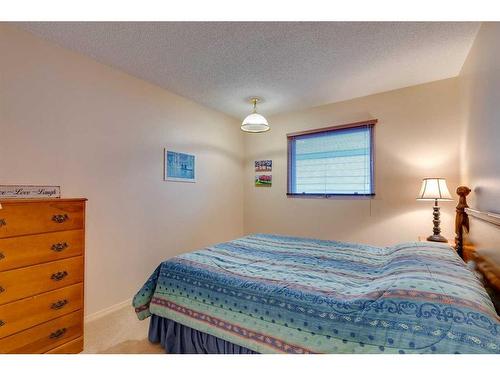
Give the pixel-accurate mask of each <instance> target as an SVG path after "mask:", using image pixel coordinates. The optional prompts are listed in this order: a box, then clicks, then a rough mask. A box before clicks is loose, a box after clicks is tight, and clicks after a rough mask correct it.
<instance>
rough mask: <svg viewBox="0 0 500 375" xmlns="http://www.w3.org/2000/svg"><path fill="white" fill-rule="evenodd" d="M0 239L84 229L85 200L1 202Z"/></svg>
mask: <svg viewBox="0 0 500 375" xmlns="http://www.w3.org/2000/svg"><path fill="white" fill-rule="evenodd" d="M1 204H2V209H0V238H5V237H12V236H21V235H26V234H35V233H47V232H55V231H60V230H69V229H82V228H83V225H84V220H85V214H84V209H85V202H84V201H60V202H57V201H55V200H51V201H49V202H32V203H26V202H19V201H15V200H12V201H7V200H3V201H2V202H1Z"/></svg>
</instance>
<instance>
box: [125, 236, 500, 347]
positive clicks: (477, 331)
mask: <svg viewBox="0 0 500 375" xmlns="http://www.w3.org/2000/svg"><path fill="white" fill-rule="evenodd" d="M133 305H134V307H135V311H136V313H137V315H138V317H139V319H145V318H147V317H149V316H152V319H151V324H150V332H149V337H150V340H151V341H153V342H161V343H162V345H163V346H164V347H165V348H166V350H167V351H168V352H170V353H400V354H403V353H497V354H498V353H500V332H499V331H500V329H499V328H500V326H499V318H498V316H497V315H496V313H495V310H494V307H493V305H492V303H491V300H490V299H489V297H488V295H487V294H486V292H485V290H484V288H483V286H482V285H481V283H480V282H479V281H478V279H477V278H476V277H475V276H474V275H473V273H472V272H471V271H469V269H467V267H466V266H465V263H464V262H463V261H462V259H461V258H460V257H459V256H458V255H457V253H456V252H455V251H454V250H453V249H452V248H451V247H450V246H448V245H446V244H444V245H443V244H438V243H430V242H413V243H405V244H399V245H397V246H392V247H374V246H366V245H360V244H350V243H344V242H336V241H326V240H317V239H305V238H296V237H286V236H278V235H270V234H256V235H250V236H246V237H243V238H240V239H236V240H234V241H230V242H226V243H221V244H217V245H214V246H210V247H207V248H205V249H202V250H198V251H194V252H191V253H187V254H183V255H180V256H177V257H174V258H172V259H169V260H167V261H165V262H163V263H161V264H160V265H159V266H158V267H157V268H156V270H155V271H154V272H153V274H152V275H151V277H150V278H149V279H148V280H147V282H146V283H145V284H144V286H143V287H142V289H141V290H140V291H139V292H138V293H137V294H136V296H135V297H134V300H133Z"/></svg>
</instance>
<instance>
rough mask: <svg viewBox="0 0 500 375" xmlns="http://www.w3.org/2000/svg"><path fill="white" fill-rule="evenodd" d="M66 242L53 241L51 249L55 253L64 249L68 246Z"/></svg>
mask: <svg viewBox="0 0 500 375" xmlns="http://www.w3.org/2000/svg"><path fill="white" fill-rule="evenodd" d="M68 246H69V245H68V243H67V242H58V243H55V244H53V245H52V246H51V249H52V250H53V251H55V252H57V253H59V252H61V251H63V250H64V249H66V248H67V247H68Z"/></svg>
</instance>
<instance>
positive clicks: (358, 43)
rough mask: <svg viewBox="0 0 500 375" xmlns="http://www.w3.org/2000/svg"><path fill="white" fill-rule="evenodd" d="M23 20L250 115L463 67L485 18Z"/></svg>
mask: <svg viewBox="0 0 500 375" xmlns="http://www.w3.org/2000/svg"><path fill="white" fill-rule="evenodd" d="M18 25H19V26H20V27H22V28H24V29H26V30H28V31H30V32H32V33H34V34H36V35H38V36H41V37H43V38H46V39H48V40H51V41H53V42H56V43H58V44H59V45H61V46H63V47H66V48H69V49H72V50H75V51H79V52H81V53H83V54H85V55H88V56H90V57H92V58H93V59H95V60H97V61H100V62H102V63H105V64H108V65H111V66H114V67H116V68H119V69H121V70H123V71H125V72H127V73H130V74H132V75H134V76H136V77H139V78H142V79H144V80H147V81H150V82H152V83H155V84H157V85H159V86H161V87H164V88H165V89H167V90H170V91H172V92H175V93H177V94H180V95H182V96H185V97H188V98H191V99H193V100H195V101H197V102H199V103H201V104H204V105H206V106H208V107H212V108H215V109H217V110H219V111H222V112H225V113H227V114H230V115H232V116H235V117H238V118H242V117H244V116H245V115H246V114H247V113H248V112H249V110H250V105H249V104H248V102H247V101H246V100H247V98H248V97H250V96H253V95H257V96H261V97H263V98H264V102H263V103H262V105H261V106H260V111H261V112H262V113H263V114H265V115H269V114H274V113H278V112H284V111H290V110H295V109H301V108H306V107H311V106H317V105H321V104H326V103H332V102H337V101H341V100H346V99H351V98H355V97H360V96H364V95H369V94H373V93H377V92H383V91H387V90H393V89H397V88H401V87H406V86H411V85H416V84H420V83H424V82H430V81H434V80H439V79H444V78H449V77H454V76H456V75H458V73H459V71H460V69H461V67H462V64H463V62H464V60H465V58H466V56H467V53H468V52H469V49H470V47H471V45H472V42H473V40H474V37H475V35H476V32H477V30H478V28H479V24H478V23H445V22H437V23H430V22H408V23H404V22H389V23H382V22H301V23H294V22H283V23H280V22H271V23H263V22H254V23H251V22H243V23H236V22H226V23H224V22H181V23H178V22H156V23H155V22H142V23H141V22H116V23H114V22H104V23H90V22H75V23H70V22H63V23H56V22H42V23H31V22H30V23H20V24H18Z"/></svg>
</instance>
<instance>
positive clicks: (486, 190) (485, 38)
mask: <svg viewBox="0 0 500 375" xmlns="http://www.w3.org/2000/svg"><path fill="white" fill-rule="evenodd" d="M499 43H500V23H483V25H482V26H481V28H480V29H479V32H478V35H477V37H476V40H475V42H474V44H473V46H472V48H471V51H470V53H469V55H468V57H467V60H466V61H465V64H464V67H463V68H462V71H461V73H460V78H461V81H462V85H463V86H462V88H463V93H464V97H463V106H464V109H465V116H466V121H465V132H464V138H463V139H464V144H463V149H462V151H463V153H462V155H463V156H462V161H463V168H462V172H463V174H464V182H466V183H468V184H469V185H470V186H471V187H472V188H473V189H474V192H473V193H472V194H471V198H472V199H473V200H474V201H475V204H476V207H477V208H478V209H480V210H484V211H495V212H500V49H499V48H498V46H499Z"/></svg>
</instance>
